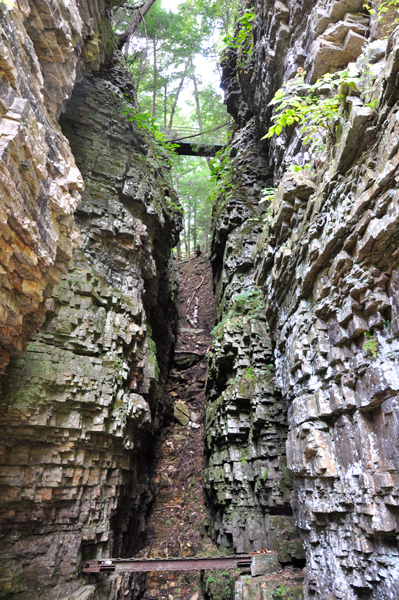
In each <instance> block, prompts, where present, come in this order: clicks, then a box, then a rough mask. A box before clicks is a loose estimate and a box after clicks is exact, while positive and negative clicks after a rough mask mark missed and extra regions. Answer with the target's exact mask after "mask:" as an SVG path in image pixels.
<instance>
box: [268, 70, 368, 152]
mask: <svg viewBox="0 0 399 600" xmlns="http://www.w3.org/2000/svg"><path fill="white" fill-rule="evenodd" d="M359 82H360V80H359V78H356V77H351V76H350V75H349V73H348V71H347V70H344V71H339V72H338V73H334V74H330V73H327V74H326V75H323V77H321V78H320V79H318V80H317V81H316V83H314V84H313V85H311V84H309V83H305V72H304V71H303V70H300V69H298V76H297V77H296V78H295V79H293V80H290V81H288V82H287V83H285V84H284V85H283V87H282V88H281V89H280V90H278V91H277V92H276V93H275V95H274V98H273V99H272V100H271V102H270V103H269V106H276V107H277V108H276V114H275V115H274V116H273V117H272V121H273V124H272V125H271V127H270V128H269V130H268V132H267V134H266V135H265V136H264V138H263V139H265V138H271V137H272V136H273V135H280V134H281V133H282V131H283V129H285V128H286V127H289V126H290V125H294V124H297V125H300V126H301V129H300V133H301V135H302V136H303V137H304V139H303V141H304V143H305V144H309V143H312V144H315V143H316V142H317V136H318V135H319V134H320V133H327V134H329V136H330V138H331V139H332V140H333V139H335V133H336V131H335V126H334V123H335V121H336V119H337V117H338V116H339V115H340V113H341V112H342V108H343V101H344V100H345V98H346V94H345V93H344V91H348V90H349V89H357V86H358V85H359Z"/></svg>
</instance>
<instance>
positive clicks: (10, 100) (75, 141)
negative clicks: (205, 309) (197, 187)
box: [0, 1, 180, 600]
mask: <svg viewBox="0 0 399 600" xmlns="http://www.w3.org/2000/svg"><path fill="white" fill-rule="evenodd" d="M107 7H108V8H109V7H110V3H108V4H105V3H101V2H99V3H97V2H90V3H89V2H88V3H85V2H81V3H79V2H78V3H77V4H75V3H74V2H65V3H62V2H58V3H57V2H40V3H39V2H38V3H35V2H31V3H28V2H22V1H18V2H17V3H15V5H14V8H12V9H10V8H9V7H6V6H4V5H2V4H0V13H1V18H2V26H3V31H2V36H3V37H2V39H3V42H4V44H5V43H8V44H9V46H8V49H7V48H5V46H3V52H2V53H1V56H2V60H5V59H6V58H7V60H8V61H9V65H10V69H8V70H5V71H4V73H3V74H2V82H3V84H4V87H3V90H4V94H2V97H3V98H5V100H4V103H7V105H8V107H9V108H8V109H7V111H8V112H7V113H6V116H5V117H4V118H3V119H2V121H1V122H0V128H2V129H1V132H2V133H3V131H4V132H6V131H8V132H9V133H8V134H6V133H5V134H4V136H2V137H1V143H2V144H3V142H4V144H3V146H2V149H3V159H4V160H3V161H2V162H1V168H2V169H4V171H3V173H2V179H1V185H2V186H3V188H2V191H3V192H4V193H2V201H3V202H4V203H5V207H6V208H7V210H8V213H7V214H8V217H7V216H6V217H5V218H4V220H3V225H2V227H3V229H2V232H6V234H7V236H14V235H15V236H16V235H17V234H16V232H18V235H21V236H22V235H23V236H24V237H23V238H21V239H23V240H24V245H22V242H21V243H20V242H19V241H18V239H19V238H18V239H17V237H13V238H12V239H13V240H14V241H15V240H16V241H15V243H14V242H13V243H11V241H10V240H11V238H10V237H6V238H5V237H3V238H2V240H3V239H6V241H7V240H8V242H9V246H7V245H6V242H4V244H5V245H4V246H2V248H6V251H5V252H6V253H5V256H6V257H7V256H8V259H9V260H8V262H7V261H6V262H5V263H2V264H4V265H5V267H4V269H5V272H4V273H3V277H4V279H3V280H2V282H3V283H2V285H3V287H2V293H4V306H3V308H4V311H6V310H8V309H10V310H11V309H12V311H14V312H12V315H13V316H12V317H11V316H10V315H11V312H8V313H7V314H8V317H6V319H8V320H6V321H5V325H4V327H2V335H3V338H2V339H4V340H6V338H7V336H8V338H7V340H11V341H12V340H16V343H15V344H14V345H12V344H11V342H10V343H9V342H8V341H7V342H6V341H5V342H4V344H5V346H4V347H5V348H6V353H5V354H4V355H3V356H4V361H5V362H8V361H9V364H8V366H7V367H6V368H5V373H4V375H3V376H2V379H1V381H0V405H1V410H0V412H1V428H0V429H1V432H0V462H1V466H0V531H1V534H0V597H1V598H7V599H11V598H12V599H13V600H14V599H17V598H18V599H21V600H22V599H23V600H36V599H38V598H41V599H47V598H48V599H50V598H51V599H52V600H53V599H59V600H61V599H62V600H64V599H65V600H66V598H68V600H94V599H96V600H103V599H104V600H105V599H107V600H111V599H116V598H118V599H119V598H124V599H126V598H127V599H128V598H132V597H135V594H136V593H137V590H138V588H139V587H140V578H137V577H136V578H135V579H132V578H129V577H127V578H120V577H117V578H113V577H112V576H111V577H100V579H98V578H97V579H95V578H93V579H92V580H91V579H90V577H88V576H86V577H84V578H83V577H82V576H81V575H80V568H81V564H82V560H84V559H88V558H96V557H101V556H110V555H112V556H126V555H131V554H133V553H134V551H135V550H136V549H137V548H139V547H140V543H141V541H142V535H143V532H144V527H145V516H146V511H147V510H148V507H149V504H150V502H151V501H152V496H153V489H152V484H151V479H150V475H151V464H152V450H153V446H154V437H155V436H156V435H157V432H158V430H159V427H160V425H161V424H162V422H163V421H164V420H165V418H166V417H167V416H168V414H169V411H170V403H169V398H168V395H167V394H166V393H165V391H164V387H163V385H164V381H165V377H166V376H167V369H168V366H169V360H170V353H171V350H172V346H173V342H174V330H175V326H176V314H175V306H174V295H175V293H176V281H175V278H176V277H175V269H174V266H173V263H172V262H171V261H170V250H171V248H172V247H173V245H174V244H175V242H176V236H177V233H178V230H179V227H180V224H179V213H178V212H176V211H175V210H174V208H175V207H176V202H177V200H176V198H175V197H174V196H173V192H172V191H171V189H170V183H169V182H168V177H167V170H166V168H165V167H166V163H165V157H164V156H163V155H162V152H161V151H160V150H159V149H158V148H157V146H156V145H155V143H154V141H153V140H152V139H151V135H150V134H148V133H146V132H145V131H143V130H139V128H138V126H137V124H136V122H135V119H134V115H135V111H136V109H137V107H136V104H135V90H134V85H133V83H132V81H131V79H130V77H129V74H128V72H127V71H126V70H125V68H124V67H123V65H122V64H121V63H120V62H119V59H118V56H117V55H114V56H112V50H113V47H112V44H111V45H110V46H109V48H108V50H107V51H106V46H107V39H108V36H109V31H110V29H109V27H110V26H109V23H108V21H107V19H106V12H105V11H106V8H107ZM7 52H8V53H7ZM4 57H5V58H4ZM25 59H26V62H24V60H25ZM18 61H20V62H18ZM29 61H30V62H29ZM2 64H3V63H2ZM13 65H14V66H13ZM100 67H101V70H100ZM29 69H31V70H30V71H29ZM88 71H89V73H88ZM91 71H94V73H93V74H90V72H91ZM13 74H14V75H15V78H14V79H13V80H12V79H11V76H12V75H13ZM6 84H7V85H8V86H9V87H6ZM68 98H70V99H69V100H68ZM4 106H5V104H4ZM18 107H22V109H23V110H22V109H21V110H22V112H21V113H20V114H19V113H18V112H17V108H18ZM23 111H26V112H23ZM61 113H62V114H61ZM3 128H4V129H3ZM6 128H9V129H7V130H6ZM10 132H14V133H12V134H11V133H10ZM14 134H15V136H16V137H12V135H14ZM7 136H8V137H7ZM36 160H40V161H42V162H41V163H40V164H41V165H42V167H43V170H42V171H41V172H40V173H41V178H38V179H35V178H34V174H35V173H36V171H35V170H34V166H35V165H36V164H38V163H36V162H35V161H36ZM23 174H25V175H23ZM68 178H69V179H68ZM83 181H84V185H85V189H84V190H83ZM7 194H9V195H7ZM7 218H8V221H7ZM19 218H20V219H22V221H18V219H19ZM20 223H25V224H26V226H24V227H25V229H22V228H21V227H22V225H21V227H20ZM6 234H4V235H6ZM33 234H34V236H33ZM8 242H7V243H8ZM7 248H8V249H7ZM7 253H8V254H7ZM17 259H18V260H17ZM18 261H20V262H18ZM46 261H47V262H46ZM21 265H23V269H24V270H23V281H22V279H21V273H22V271H21V269H22V267H21ZM6 267H7V268H8V271H7V272H6ZM26 282H29V286H30V287H29V290H30V292H29V294H30V295H29V294H28V295H27V294H26V293H25V292H26V290H27V289H28V287H27V286H28V283H26ZM7 286H8V287H7ZM21 286H22V287H21ZM10 298H12V299H13V302H14V304H12V305H11V304H10V302H11V300H10ZM27 298H28V300H27ZM32 299H33V300H32ZM31 300H32V301H31ZM4 314H6V313H4ZM11 324H13V327H14V328H12V327H11ZM39 325H41V327H40V328H39V330H38V331H36V330H37V329H38V327H39ZM33 333H35V335H33ZM25 350H26V351H25ZM7 353H8V354H7ZM13 354H14V355H16V356H12V355H13ZM9 355H11V358H9Z"/></svg>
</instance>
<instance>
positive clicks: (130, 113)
mask: <svg viewBox="0 0 399 600" xmlns="http://www.w3.org/2000/svg"><path fill="white" fill-rule="evenodd" d="M126 99H127V100H129V97H128V96H127V97H126ZM121 112H122V114H123V115H125V116H126V117H127V120H128V121H129V122H130V123H135V125H136V126H137V128H138V129H140V130H142V131H148V132H149V133H150V134H151V135H153V136H154V138H155V143H156V145H157V146H158V148H159V151H158V152H157V154H158V156H159V158H163V157H165V155H166V157H167V158H168V160H169V161H170V159H171V158H172V156H173V155H174V153H175V149H176V148H178V146H179V144H172V143H170V142H168V141H167V140H166V139H165V136H164V134H163V133H162V132H161V131H160V130H159V127H158V125H157V124H156V123H155V119H153V118H152V117H151V115H150V114H149V113H146V112H141V111H140V110H138V109H136V108H134V107H133V106H129V105H128V104H125V106H124V108H123V109H122V111H121ZM162 154H163V155H164V156H162Z"/></svg>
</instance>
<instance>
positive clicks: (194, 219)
mask: <svg viewBox="0 0 399 600" xmlns="http://www.w3.org/2000/svg"><path fill="white" fill-rule="evenodd" d="M193 242H194V243H193V248H194V250H196V248H197V198H194V200H193Z"/></svg>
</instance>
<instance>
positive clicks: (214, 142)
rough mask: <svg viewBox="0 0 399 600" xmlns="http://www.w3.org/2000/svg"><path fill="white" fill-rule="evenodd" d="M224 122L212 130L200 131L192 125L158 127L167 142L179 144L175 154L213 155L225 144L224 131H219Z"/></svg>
mask: <svg viewBox="0 0 399 600" xmlns="http://www.w3.org/2000/svg"><path fill="white" fill-rule="evenodd" d="M225 125H226V123H223V125H220V126H219V127H217V128H216V129H214V130H212V131H200V130H199V129H193V128H192V127H173V128H172V129H169V128H168V127H159V131H160V132H161V133H163V134H164V136H165V139H166V141H167V142H171V143H173V144H179V146H178V148H176V154H179V155H180V156H205V157H211V156H215V154H216V152H218V151H219V150H221V149H222V148H223V146H224V144H225V141H224V138H225V136H224V133H223V132H222V131H221V129H222V128H223V127H225Z"/></svg>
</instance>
